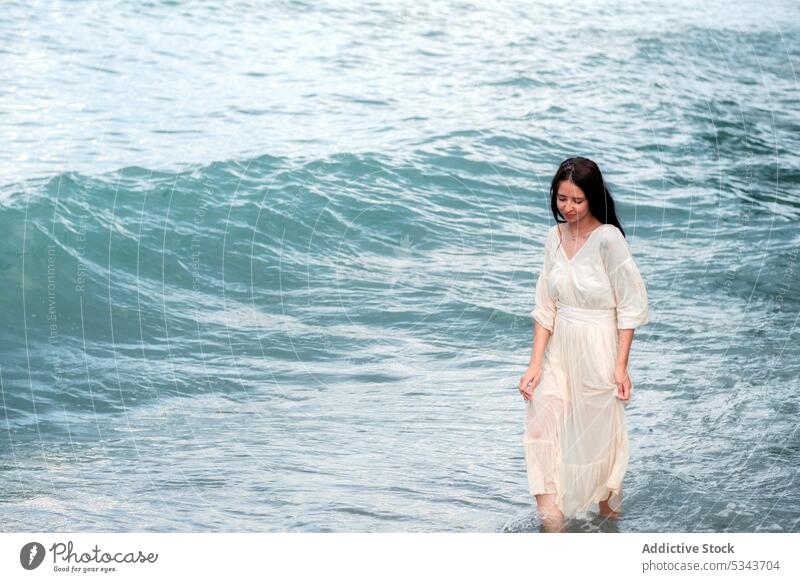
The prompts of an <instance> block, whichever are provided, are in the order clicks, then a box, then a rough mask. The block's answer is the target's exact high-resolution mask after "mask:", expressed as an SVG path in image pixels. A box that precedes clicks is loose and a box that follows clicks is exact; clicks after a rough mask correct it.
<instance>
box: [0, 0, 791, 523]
mask: <svg viewBox="0 0 800 582" xmlns="http://www.w3.org/2000/svg"><path fill="white" fill-rule="evenodd" d="M579 4H580V3H577V4H576V3H574V2H572V3H568V4H562V3H553V4H542V5H540V6H537V7H533V8H531V7H529V6H528V3H523V2H509V3H504V4H503V5H502V6H494V5H492V6H491V7H484V6H482V5H475V4H469V3H464V2H443V3H440V4H437V5H436V7H433V8H429V9H420V8H417V7H415V6H414V5H413V4H409V5H407V6H400V5H397V4H395V3H373V4H371V5H369V7H367V8H365V7H363V6H361V5H360V4H359V5H357V4H356V3H348V2H336V3H322V4H320V3H314V4H311V3H309V4H305V3H302V2H275V3H272V4H270V5H269V6H252V5H245V4H241V5H238V4H234V5H231V6H230V7H227V8H224V9H223V8H210V7H207V6H201V5H199V4H197V5H195V4H192V3H179V2H165V3H148V4H144V5H142V6H130V5H123V4H120V5H119V6H117V7H116V8H114V9H108V8H107V7H106V6H107V4H104V3H85V4H79V5H74V4H72V3H69V4H63V5H62V4H57V5H55V7H54V8H50V7H48V10H46V11H45V10H43V9H42V8H41V7H39V8H36V7H30V6H28V5H27V4H26V3H17V4H12V5H11V8H10V9H8V10H7V11H6V13H5V15H4V16H3V17H0V18H2V20H0V38H2V41H3V42H2V43H0V46H2V47H3V48H2V52H0V59H2V61H0V62H2V63H3V66H2V67H0V79H2V83H0V112H2V117H0V136H1V137H2V140H3V142H4V143H5V144H6V147H5V148H2V150H0V168H2V172H0V204H2V210H0V231H1V232H2V233H3V235H4V236H3V237H2V243H0V272H2V273H3V275H4V280H5V282H6V287H5V293H3V294H2V296H0V341H2V344H1V345H2V350H0V354H1V355H0V382H1V383H0V388H2V390H1V391H0V395H1V396H2V402H0V404H1V405H2V414H0V471H2V480H0V484H1V485H0V520H2V523H3V524H4V525H3V530H4V531H97V530H103V531H538V530H539V527H540V526H539V523H538V519H537V516H536V512H535V506H534V503H533V500H532V499H531V498H530V497H529V495H528V493H527V481H526V475H525V467H524V460H523V451H522V445H521V435H522V417H523V407H524V403H523V401H522V399H521V398H520V397H519V394H518V392H517V391H516V382H517V379H518V377H519V376H520V374H521V373H522V372H523V370H524V368H525V366H526V364H527V361H528V357H529V355H530V342H531V334H532V321H531V319H530V317H529V316H528V311H529V310H530V308H531V306H532V301H533V283H534V281H535V277H536V273H537V271H538V268H539V261H540V258H541V244H542V241H543V237H544V234H545V232H546V230H547V227H548V226H549V224H551V221H552V217H551V216H549V210H548V199H547V192H546V189H547V186H548V184H549V180H550V177H551V176H552V173H553V171H554V170H555V168H556V167H557V165H558V163H559V162H560V161H561V160H562V159H563V158H565V157H569V156H571V155H576V154H580V155H586V156H588V157H591V158H593V159H595V160H596V161H598V163H599V164H600V166H601V168H603V169H604V171H605V175H606V179H607V181H608V182H609V184H610V185H611V190H612V192H613V194H614V196H615V199H616V200H617V205H618V211H619V215H620V218H621V221H622V224H623V226H624V228H625V230H626V234H627V237H628V239H629V241H630V242H631V245H632V249H633V252H634V255H635V257H636V259H637V263H638V264H639V266H640V269H641V271H642V274H643V276H644V279H645V281H646V283H647V287H648V291H649V295H650V300H651V317H650V320H651V323H650V324H648V325H647V326H645V327H642V328H641V329H640V330H637V333H636V338H635V340H634V346H633V351H632V355H631V365H630V370H631V376H632V378H633V382H634V397H633V400H632V402H631V404H630V405H629V406H628V407H627V412H626V413H627V415H628V427H629V430H630V437H631V438H630V441H631V461H630V465H629V470H628V473H627V475H626V480H625V505H624V516H623V518H622V519H621V520H619V521H618V522H615V523H611V522H607V521H606V522H604V521H602V520H600V519H599V518H598V519H594V520H577V521H576V522H574V523H571V524H570V529H571V530H572V531H620V532H632V531H638V532H642V531H698V532H699V531H728V532H730V531H737V532H738V531H748V532H749V531H783V532H789V531H798V523H800V510H798V508H797V504H796V501H795V500H796V499H797V496H798V494H799V493H800V484H799V483H798V479H797V476H798V475H797V467H798V463H799V462H800V435H798V430H797V429H798V410H799V409H800V404H799V402H798V377H800V364H798V362H800V358H798V357H797V356H798V349H797V339H796V334H797V320H798V313H800V292H798V284H799V282H798V250H799V249H800V247H799V246H798V243H800V231H799V230H798V228H797V226H796V225H797V220H798V218H800V197H798V186H799V185H800V167H798V164H797V158H796V155H794V153H795V152H796V151H798V147H799V146H800V143H798V135H800V132H798V128H800V115H798V110H797V106H796V105H797V98H798V92H799V91H798V87H800V85H799V84H798V82H797V78H796V71H797V64H798V63H799V62H800V60H798V39H800V28H799V27H798V23H800V20H798V11H797V8H796V7H794V4H792V3H788V2H746V1H734V2H724V3H722V2H719V3H715V4H709V5H707V7H706V8H704V12H702V13H699V12H697V11H696V8H695V7H694V6H693V5H691V4H689V3H673V4H672V5H671V6H670V7H667V8H664V7H661V6H658V7H656V5H655V3H648V2H644V3H638V4H634V5H631V4H629V3H623V2H619V1H618V0H617V1H615V2H605V3H602V4H598V3H596V2H592V3H591V4H588V3H587V5H586V6H581V5H579ZM589 6H591V7H594V8H592V10H596V13H595V15H594V16H593V17H592V18H588V17H587V18H581V15H583V14H586V11H587V10H589V8H588V7H589ZM23 20H24V22H25V23H26V25H25V27H20V26H19V23H20V22H21V21H23Z"/></svg>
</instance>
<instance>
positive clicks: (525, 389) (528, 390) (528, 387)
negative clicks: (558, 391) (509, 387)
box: [519, 364, 542, 400]
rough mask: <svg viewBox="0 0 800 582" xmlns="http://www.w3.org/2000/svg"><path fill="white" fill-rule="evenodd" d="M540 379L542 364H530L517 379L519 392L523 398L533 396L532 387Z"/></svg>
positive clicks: (536, 384) (537, 383) (534, 386)
mask: <svg viewBox="0 0 800 582" xmlns="http://www.w3.org/2000/svg"><path fill="white" fill-rule="evenodd" d="M541 379H542V366H541V365H539V364H531V365H530V366H528V369H527V370H525V373H524V374H523V375H522V377H521V378H520V379H519V393H520V394H522V398H523V399H524V400H530V399H531V397H532V396H533V391H534V389H535V388H536V387H537V386H538V385H539V381H540V380H541Z"/></svg>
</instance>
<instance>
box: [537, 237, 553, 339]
mask: <svg viewBox="0 0 800 582" xmlns="http://www.w3.org/2000/svg"><path fill="white" fill-rule="evenodd" d="M550 240H551V237H550V236H549V235H548V237H547V238H546V239H545V241H544V263H543V266H542V270H541V272H540V273H539V277H538V279H536V292H535V294H534V308H533V309H532V310H531V316H533V318H534V319H535V320H536V321H538V322H539V323H540V324H541V325H542V326H543V327H545V328H547V329H548V330H549V331H551V332H552V331H553V326H554V324H555V318H556V302H555V299H554V298H553V297H552V296H551V295H550V291H549V289H548V286H547V278H548V276H549V274H550V244H551V243H550Z"/></svg>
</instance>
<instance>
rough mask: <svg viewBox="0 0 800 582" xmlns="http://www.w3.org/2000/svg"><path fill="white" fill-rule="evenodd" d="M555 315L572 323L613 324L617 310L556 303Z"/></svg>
mask: <svg viewBox="0 0 800 582" xmlns="http://www.w3.org/2000/svg"><path fill="white" fill-rule="evenodd" d="M556 317H557V318H559V317H560V318H561V319H564V320H566V321H569V322H572V323H588V324H614V325H616V323H617V310H616V308H614V307H610V308H608V309H590V308H587V307H575V306H574V305H564V304H563V303H561V302H558V303H556Z"/></svg>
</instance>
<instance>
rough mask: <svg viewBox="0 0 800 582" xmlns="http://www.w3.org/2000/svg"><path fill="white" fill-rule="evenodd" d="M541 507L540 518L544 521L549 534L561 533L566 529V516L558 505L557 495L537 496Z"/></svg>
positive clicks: (537, 501)
mask: <svg viewBox="0 0 800 582" xmlns="http://www.w3.org/2000/svg"><path fill="white" fill-rule="evenodd" d="M536 504H537V505H538V506H539V518H540V519H541V520H542V524H543V525H544V529H545V531H547V532H549V533H555V532H560V531H561V530H562V529H563V528H564V514H563V513H561V510H560V509H559V508H558V505H556V494H555V493H542V494H540V495H537V496H536Z"/></svg>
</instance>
